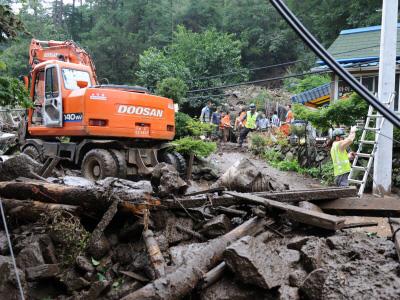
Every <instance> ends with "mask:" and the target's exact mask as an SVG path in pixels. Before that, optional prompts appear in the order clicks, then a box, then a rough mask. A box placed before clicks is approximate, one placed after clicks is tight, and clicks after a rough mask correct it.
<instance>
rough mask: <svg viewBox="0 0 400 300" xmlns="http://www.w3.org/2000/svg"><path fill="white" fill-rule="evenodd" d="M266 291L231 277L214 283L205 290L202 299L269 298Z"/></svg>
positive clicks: (242, 299) (254, 299) (240, 299)
mask: <svg viewBox="0 0 400 300" xmlns="http://www.w3.org/2000/svg"><path fill="white" fill-rule="evenodd" d="M263 294H264V292H263V291H262V290H259V289H255V288H254V287H249V286H245V285H242V284H240V283H237V282H234V281H233V280H232V279H230V278H226V277H224V278H222V279H221V280H219V281H218V282H216V283H214V284H213V285H211V286H210V287H208V288H207V289H206V290H204V291H203V292H202V293H201V295H200V299H201V300H216V299H218V300H248V299H253V300H257V299H260V300H261V299H269V298H267V297H265V298H264V295H263Z"/></svg>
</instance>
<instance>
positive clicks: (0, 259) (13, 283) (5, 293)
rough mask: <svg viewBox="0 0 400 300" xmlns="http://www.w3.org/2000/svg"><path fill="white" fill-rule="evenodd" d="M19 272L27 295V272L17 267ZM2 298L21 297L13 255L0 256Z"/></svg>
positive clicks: (13, 298)
mask: <svg viewBox="0 0 400 300" xmlns="http://www.w3.org/2000/svg"><path fill="white" fill-rule="evenodd" d="M17 272H18V274H19V279H20V281H21V285H22V289H23V292H24V294H25V295H26V281H25V274H24V272H22V271H21V270H20V269H17ZM0 299H10V300H19V299H21V298H20V293H19V289H18V283H17V277H16V274H15V269H14V266H13V263H12V260H11V257H7V256H0Z"/></svg>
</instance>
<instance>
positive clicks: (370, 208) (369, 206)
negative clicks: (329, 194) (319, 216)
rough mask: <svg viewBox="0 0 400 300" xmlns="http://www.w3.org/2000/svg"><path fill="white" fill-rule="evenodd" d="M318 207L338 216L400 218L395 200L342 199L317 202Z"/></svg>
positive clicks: (399, 211) (397, 203) (396, 200)
mask: <svg viewBox="0 0 400 300" xmlns="http://www.w3.org/2000/svg"><path fill="white" fill-rule="evenodd" d="M318 206H319V207H320V208H321V209H322V210H324V211H325V212H334V213H335V214H339V215H351V216H371V217H400V201H399V200H398V199H395V198H387V197H385V198H366V199H362V198H361V199H360V198H342V199H336V200H329V201H323V202H318Z"/></svg>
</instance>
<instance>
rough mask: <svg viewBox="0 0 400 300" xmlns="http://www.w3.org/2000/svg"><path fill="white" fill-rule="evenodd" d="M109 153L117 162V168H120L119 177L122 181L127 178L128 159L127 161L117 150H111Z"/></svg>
mask: <svg viewBox="0 0 400 300" xmlns="http://www.w3.org/2000/svg"><path fill="white" fill-rule="evenodd" d="M108 151H110V153H111V156H112V157H113V159H114V160H115V163H116V164H117V168H118V171H117V177H118V178H122V179H124V178H126V176H127V175H126V173H127V172H126V169H127V167H126V159H125V156H124V154H123V153H122V152H121V151H120V150H117V149H110V150H108Z"/></svg>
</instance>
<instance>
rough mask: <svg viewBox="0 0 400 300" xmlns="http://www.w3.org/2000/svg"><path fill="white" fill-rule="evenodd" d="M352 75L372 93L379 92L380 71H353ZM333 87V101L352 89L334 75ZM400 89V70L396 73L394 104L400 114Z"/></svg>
mask: <svg viewBox="0 0 400 300" xmlns="http://www.w3.org/2000/svg"><path fill="white" fill-rule="evenodd" d="M350 73H351V74H352V75H353V76H354V77H356V78H357V79H358V80H359V81H360V82H361V83H362V84H363V85H364V86H365V87H366V88H368V89H369V90H370V91H371V92H373V93H377V92H378V70H367V71H362V72H361V71H351V70H350ZM332 77H333V85H332V99H333V101H335V100H337V99H338V98H340V97H341V96H342V95H343V94H345V93H349V92H351V91H352V89H351V88H350V87H349V86H348V85H347V83H345V82H344V81H342V80H340V79H339V78H338V76H335V75H332ZM399 88H400V70H399V71H397V72H396V98H395V102H394V110H395V111H396V112H398V113H400V103H399V98H400V97H399V94H400V91H399Z"/></svg>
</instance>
